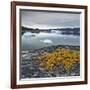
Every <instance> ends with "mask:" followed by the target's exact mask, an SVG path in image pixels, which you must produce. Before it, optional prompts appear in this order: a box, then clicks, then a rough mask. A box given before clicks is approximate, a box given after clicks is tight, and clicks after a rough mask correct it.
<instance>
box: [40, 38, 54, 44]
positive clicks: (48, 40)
mask: <svg viewBox="0 0 90 90" xmlns="http://www.w3.org/2000/svg"><path fill="white" fill-rule="evenodd" d="M40 41H41V42H43V43H46V44H52V43H53V42H52V40H50V39H44V40H40Z"/></svg>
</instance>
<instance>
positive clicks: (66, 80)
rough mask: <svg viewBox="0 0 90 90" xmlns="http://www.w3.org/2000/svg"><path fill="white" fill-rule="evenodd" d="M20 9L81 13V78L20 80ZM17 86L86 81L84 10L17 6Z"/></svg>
mask: <svg viewBox="0 0 90 90" xmlns="http://www.w3.org/2000/svg"><path fill="white" fill-rule="evenodd" d="M20 9H33V10H34V9H35V10H50V11H73V12H81V14H80V76H72V77H56V78H43V79H40V78H37V79H36V78H35V79H24V80H19V73H20V71H19V65H20V62H19V60H20V58H19V57H20V48H19V42H20V41H19V40H20V36H19V35H20V31H19V30H20V27H19V26H20V25H19V24H20V21H19V11H20ZM16 43H17V44H16V49H17V50H16V59H17V60H16V64H17V66H16V73H17V75H16V77H17V78H16V84H17V85H22V84H37V83H53V82H75V81H84V10H83V9H70V8H51V7H34V6H33V7H32V6H16Z"/></svg>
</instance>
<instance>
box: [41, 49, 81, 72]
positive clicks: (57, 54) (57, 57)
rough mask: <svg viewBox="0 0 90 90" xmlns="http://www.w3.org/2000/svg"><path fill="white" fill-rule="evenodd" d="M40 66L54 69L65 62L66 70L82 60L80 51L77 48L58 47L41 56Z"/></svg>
mask: <svg viewBox="0 0 90 90" xmlns="http://www.w3.org/2000/svg"><path fill="white" fill-rule="evenodd" d="M40 60H41V63H40V66H41V67H42V68H44V69H46V70H54V69H55V68H56V66H57V65H59V64H63V65H64V69H65V70H66V71H68V70H70V69H71V68H72V66H73V65H74V64H75V63H76V62H78V61H80V53H79V51H76V50H69V49H64V48H62V49H56V50H55V51H54V52H52V53H47V54H43V55H42V56H40Z"/></svg>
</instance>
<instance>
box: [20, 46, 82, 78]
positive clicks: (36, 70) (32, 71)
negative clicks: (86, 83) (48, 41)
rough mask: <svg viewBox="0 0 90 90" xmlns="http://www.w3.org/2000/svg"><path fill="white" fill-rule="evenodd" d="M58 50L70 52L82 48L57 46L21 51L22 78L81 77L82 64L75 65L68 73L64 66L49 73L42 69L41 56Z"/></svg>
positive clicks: (59, 66)
mask: <svg viewBox="0 0 90 90" xmlns="http://www.w3.org/2000/svg"><path fill="white" fill-rule="evenodd" d="M57 48H65V49H70V50H77V51H80V46H69V45H57V46H48V47H44V48H40V49H37V50H32V51H30V50H26V51H21V66H20V71H21V72H20V78H21V79H24V78H45V77H65V76H79V75H80V62H78V63H76V64H74V65H73V67H72V69H71V71H70V72H69V73H67V72H66V71H65V69H64V68H63V65H62V64H60V65H58V70H53V71H47V70H45V69H44V68H41V67H40V60H39V58H38V56H41V55H42V54H43V53H45V52H49V53H50V52H52V51H54V50H55V49H57Z"/></svg>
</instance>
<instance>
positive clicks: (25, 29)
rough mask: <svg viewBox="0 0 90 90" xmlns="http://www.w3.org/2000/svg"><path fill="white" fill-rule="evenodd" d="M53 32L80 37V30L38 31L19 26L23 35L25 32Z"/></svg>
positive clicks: (57, 29)
mask: <svg viewBox="0 0 90 90" xmlns="http://www.w3.org/2000/svg"><path fill="white" fill-rule="evenodd" d="M52 30H53V31H60V32H61V34H66V35H69V34H73V35H80V28H56V29H39V28H36V29H34V28H28V27H24V26H21V32H22V34H24V33H25V32H26V31H28V32H31V33H39V32H48V33H52Z"/></svg>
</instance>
